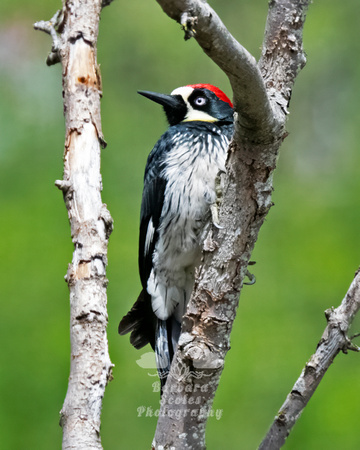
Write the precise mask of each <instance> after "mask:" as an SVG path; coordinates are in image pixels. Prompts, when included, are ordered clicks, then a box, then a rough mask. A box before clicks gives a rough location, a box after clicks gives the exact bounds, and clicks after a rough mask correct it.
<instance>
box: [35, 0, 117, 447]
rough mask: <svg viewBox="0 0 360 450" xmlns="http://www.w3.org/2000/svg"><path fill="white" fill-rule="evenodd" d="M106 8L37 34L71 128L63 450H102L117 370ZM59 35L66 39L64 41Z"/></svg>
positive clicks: (58, 18) (67, 12) (69, 15)
mask: <svg viewBox="0 0 360 450" xmlns="http://www.w3.org/2000/svg"><path fill="white" fill-rule="evenodd" d="M101 7H102V3H101V0H92V1H87V2H82V1H81V0H72V1H64V4H63V9H62V10H61V11H58V12H57V13H56V14H55V16H54V17H53V18H52V19H51V20H50V21H48V22H38V23H37V24H35V28H36V29H40V30H43V31H45V32H47V33H49V34H50V35H51V36H52V38H53V45H52V51H51V53H50V55H49V56H48V59H47V64H49V65H51V64H55V63H56V62H61V64H62V69H63V71H62V72H63V78H62V80H63V97H64V114H65V123H66V135H65V151H64V176H63V180H57V181H56V183H55V184H56V185H57V187H58V188H59V189H61V190H62V192H63V195H64V200H65V204H66V207H67V210H68V216H69V220H70V226H71V237H72V241H73V243H74V253H73V259H72V262H71V264H70V265H69V268H68V271H67V275H66V277H65V279H66V281H67V283H68V286H69V290H70V341H71V363H70V376H69V384H68V390H67V394H66V398H65V401H64V405H63V408H62V410H61V419H60V424H61V426H62V428H63V447H62V448H63V449H70V448H76V449H84V450H85V449H87V450H88V449H101V448H102V446H101V440H100V413H101V406H102V399H103V396H104V391H105V387H106V385H107V383H108V381H109V380H110V379H111V368H112V364H111V361H110V357H109V352H108V342H107V336H106V326H107V321H108V317H107V310H106V303H107V297H106V287H107V279H106V265H107V246H108V239H109V236H110V233H111V231H112V218H111V216H110V214H109V212H108V210H107V209H106V205H104V204H103V203H102V200H101V189H102V184H101V174H100V153H101V146H104V145H105V142H104V138H103V135H102V131H101V120H100V96H101V80H100V72H99V69H98V66H97V60H96V43H97V35H98V22H99V16H100V12H101ZM58 33H60V34H58Z"/></svg>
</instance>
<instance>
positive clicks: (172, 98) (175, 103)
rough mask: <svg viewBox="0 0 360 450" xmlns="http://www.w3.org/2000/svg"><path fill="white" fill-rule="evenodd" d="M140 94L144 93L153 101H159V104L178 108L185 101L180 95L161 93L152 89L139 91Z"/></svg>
mask: <svg viewBox="0 0 360 450" xmlns="http://www.w3.org/2000/svg"><path fill="white" fill-rule="evenodd" d="M138 94H140V95H143V96H144V97H146V98H148V99H150V100H152V101H153V102H156V103H159V105H161V106H164V107H165V108H174V109H177V108H178V107H179V106H182V104H183V103H184V102H183V100H182V98H181V97H180V95H169V94H159V93H158V92H150V91H138Z"/></svg>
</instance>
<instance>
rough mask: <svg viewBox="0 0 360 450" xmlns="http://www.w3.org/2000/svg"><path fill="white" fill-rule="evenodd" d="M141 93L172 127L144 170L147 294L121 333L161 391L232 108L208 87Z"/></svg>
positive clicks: (142, 247)
mask: <svg viewBox="0 0 360 450" xmlns="http://www.w3.org/2000/svg"><path fill="white" fill-rule="evenodd" d="M139 94H141V95H143V96H144V97H147V98H148V99H150V100H153V101H154V102H156V103H159V104H160V105H162V106H163V108H164V111H165V114H166V117H167V120H168V122H169V126H170V127H169V128H168V130H167V131H166V132H165V133H164V134H163V135H162V137H161V138H160V139H159V141H158V142H157V143H156V144H155V147H154V148H153V150H152V151H151V153H150V155H149V157H148V160H147V164H146V169H145V176H144V190H143V196H142V205H141V214H140V240H139V270H140V278H141V284H142V288H143V289H142V291H141V293H140V295H139V297H138V299H137V301H136V303H135V304H134V306H133V307H132V309H131V310H130V311H129V312H128V314H127V315H126V316H125V317H124V318H123V319H122V320H121V322H120V325H119V333H120V334H121V335H123V334H126V333H128V332H131V336H130V342H131V344H132V345H133V346H134V347H135V348H137V349H139V348H142V347H143V346H144V345H146V344H147V343H150V345H151V347H152V348H153V349H154V350H155V357H156V364H157V367H158V372H159V376H160V379H161V384H162V387H163V386H164V384H165V382H166V376H167V373H168V372H169V370H170V364H171V360H172V358H173V355H174V352H175V350H176V345H177V342H178V339H179V335H180V328H181V319H182V317H183V315H184V313H185V310H186V305H187V303H188V300H189V298H190V295H191V291H192V289H193V285H194V278H195V268H196V267H197V266H198V265H199V263H200V258H201V250H202V245H203V241H204V239H205V234H206V231H207V230H208V226H209V224H210V223H211V222H212V214H211V210H213V209H212V207H213V206H214V205H215V204H216V200H217V199H216V189H215V188H216V186H215V184H216V183H215V179H216V177H217V174H218V173H219V172H221V171H225V161H226V157H227V150H228V146H229V141H230V139H231V137H232V134H233V129H234V125H233V105H232V103H231V101H230V100H229V98H228V97H227V96H226V95H225V94H224V93H223V92H222V91H221V90H220V89H218V88H216V87H215V86H212V85H209V84H192V85H188V86H183V87H180V88H177V89H175V90H174V91H173V92H172V93H171V94H170V95H164V94H158V93H155V92H148V91H139ZM213 222H215V219H213Z"/></svg>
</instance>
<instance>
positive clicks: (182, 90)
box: [171, 86, 217, 122]
mask: <svg viewBox="0 0 360 450" xmlns="http://www.w3.org/2000/svg"><path fill="white" fill-rule="evenodd" d="M193 90H194V88H192V87H190V86H182V87H179V88H177V89H175V90H174V91H172V93H171V95H181V97H182V98H183V99H184V102H185V103H186V107H187V114H186V116H185V119H184V120H183V122H192V121H194V120H199V121H201V122H217V119H216V118H215V117H213V116H210V114H208V113H206V112H204V111H199V110H198V109H194V108H193V107H192V106H191V105H190V103H189V101H188V99H189V97H190V95H191V93H192V92H193Z"/></svg>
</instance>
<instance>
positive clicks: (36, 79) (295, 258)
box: [0, 0, 360, 450]
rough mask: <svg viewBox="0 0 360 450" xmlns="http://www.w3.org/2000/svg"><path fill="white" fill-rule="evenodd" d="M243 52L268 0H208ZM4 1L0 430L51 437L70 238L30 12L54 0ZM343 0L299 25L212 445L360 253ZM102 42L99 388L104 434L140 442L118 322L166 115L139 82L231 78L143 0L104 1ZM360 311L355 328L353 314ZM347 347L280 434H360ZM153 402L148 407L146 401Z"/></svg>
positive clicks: (135, 286)
mask: <svg viewBox="0 0 360 450" xmlns="http://www.w3.org/2000/svg"><path fill="white" fill-rule="evenodd" d="M211 4H212V6H213V7H214V8H215V9H216V10H217V11H218V13H219V15H220V16H221V17H222V19H223V20H224V22H225V24H227V25H228V27H229V29H230V30H231V32H232V33H233V34H234V35H235V36H236V37H237V38H238V39H239V40H240V42H241V43H242V44H243V45H245V46H246V47H247V48H248V49H249V50H250V51H251V52H253V53H254V55H255V56H257V57H258V56H259V53H260V52H259V48H260V46H261V40H262V36H263V30H264V23H265V18H266V10H267V2H265V1H259V0H257V1H249V0H244V1H241V2H235V3H234V2H221V1H219V0H217V1H213V2H211ZM29 5H30V4H29V3H27V2H25V1H21V2H20V1H19V2H16V3H15V2H14V3H12V2H9V1H6V2H2V4H1V7H0V8H1V12H3V13H1V14H0V17H1V19H0V21H1V27H0V29H1V31H0V35H1V44H0V77H1V83H0V94H1V102H0V129H1V145H0V183H1V189H0V202H1V203H0V204H1V212H2V214H1V220H0V235H1V237H2V239H1V245H0V252H1V257H0V264H1V269H0V277H1V295H0V298H1V318H2V320H1V327H0V339H1V342H2V351H1V359H2V363H1V369H0V370H1V375H0V396H1V399H2V400H1V409H0V423H1V435H0V446H1V448H4V449H7V450H18V449H36V450H49V449H52V448H54V449H55V448H59V446H60V441H61V429H60V427H59V426H58V412H59V410H60V409H61V406H62V402H63V399H64V397H65V393H66V386H67V377H68V373H69V345H70V344H69V338H68V335H69V332H68V324H69V319H68V315H69V306H68V290H67V286H66V284H65V282H64V281H63V276H64V275H65V273H66V270H67V264H68V263H69V262H70V261H71V256H72V244H71V239H70V233H69V226H68V221H67V215H66V209H65V206H64V204H63V200H62V195H61V193H60V192H59V191H58V190H57V189H56V188H55V187H54V185H53V182H54V180H55V179H58V178H61V176H62V153H63V128H64V125H63V117H62V103H61V101H62V99H61V71H60V66H55V67H52V68H47V67H46V66H45V63H44V61H45V58H46V55H47V52H48V51H49V50H50V46H51V42H50V38H49V37H48V36H45V35H44V34H41V33H39V32H35V31H33V30H32V23H33V22H35V21H37V20H40V19H48V18H50V17H51V16H52V15H53V13H54V12H55V10H56V9H57V8H59V7H60V6H61V5H60V2H58V1H57V2H55V1H53V0H52V1H49V2H46V3H40V2H37V4H36V5H33V4H32V8H30V7H29ZM359 13H360V10H359V4H358V2H357V1H355V0H351V1H348V2H345V3H342V4H339V2H336V1H335V0H328V1H325V0H319V1H318V2H315V3H314V4H313V5H311V7H310V10H309V14H308V19H307V22H306V25H305V36H304V41H305V48H306V52H307V55H308V64H307V66H306V67H305V69H304V70H303V72H302V73H301V74H300V76H299V77H298V80H297V82H296V84H295V89H294V92H293V98H292V100H291V105H290V111H291V114H290V116H289V122H288V129H289V131H290V135H289V137H288V138H287V139H286V141H285V142H284V145H283V147H282V151H281V157H280V160H279V166H278V170H277V171H276V174H275V193H274V202H275V206H274V208H273V209H272V210H271V211H270V214H269V216H268V219H267V221H266V223H265V224H264V226H263V229H262V231H261V233H260V237H259V240H258V243H257V245H256V249H255V251H254V254H253V259H254V260H256V262H257V264H256V265H255V266H253V267H252V270H253V272H254V273H255V275H256V277H257V283H256V284H255V285H254V286H247V287H245V288H244V290H243V293H242V296H241V299H240V306H239V312H238V317H237V319H236V322H235V325H234V331H233V334H232V349H231V351H230V352H229V354H228V356H227V359H226V366H225V370H224V373H223V376H222V380H221V383H220V388H219V390H218V393H217V396H216V399H215V403H214V409H215V410H223V412H222V417H221V418H220V420H217V419H216V417H212V418H210V419H209V424H208V431H207V442H208V449H209V450H215V449H224V448H226V449H229V450H232V449H234V450H235V449H238V448H241V449H254V448H256V447H257V445H258V444H259V443H260V441H261V439H262V437H263V436H264V434H265V432H266V430H267V428H268V427H269V425H270V423H271V421H272V419H273V417H274V416H275V414H276V412H277V410H278V409H279V408H280V406H281V404H282V402H283V401H284V399H285V397H286V395H287V393H288V391H289V390H290V389H291V387H292V385H293V383H294V381H295V380H296V379H297V377H298V375H299V374H300V372H301V369H302V367H303V366H304V364H305V362H306V361H307V360H308V358H309V357H310V355H311V353H312V352H313V351H314V350H315V346H316V344H317V342H318V340H319V339H320V336H321V334H322V331H323V329H324V327H325V319H324V314H323V311H324V310H325V309H326V308H328V307H330V306H337V305H338V304H339V303H340V301H341V299H342V297H343V295H344V294H345V292H346V291H347V288H348V286H349V284H350V282H351V279H352V277H353V273H354V272H355V270H356V269H357V267H358V265H359V263H360V261H359V246H360V235H359V232H358V230H359V223H360V214H359V210H360V196H359V190H360V176H359V167H360V156H359V151H358V142H359V141H360V136H359V134H360V131H359V126H358V123H359V112H358V104H359V95H360V90H359V85H358V80H359V75H360V64H359V62H358V61H359V59H358V56H357V55H358V54H359V50H360V49H359V45H360V44H359V39H358V17H359ZM98 58H99V62H100V63H101V70H102V77H103V90H104V98H103V101H102V121H103V130H104V134H105V138H106V140H107V142H108V147H107V148H106V149H105V150H104V151H103V158H102V171H103V184H104V192H103V198H104V201H105V202H106V203H107V204H108V207H109V209H110V212H111V214H112V216H113V217H114V219H115V231H114V233H113V235H112V236H111V239H110V247H109V268H108V277H109V280H110V283H109V291H108V293H109V298H108V302H109V326H108V337H109V345H110V353H111V358H112V361H113V362H114V363H115V369H114V377H115V378H114V381H112V383H110V385H109V386H108V388H107V391H106V395H105V399H104V407H103V415H102V440H103V444H104V447H105V448H107V449H116V448H126V449H139V448H149V446H150V443H151V440H152V437H153V433H154V429H155V424H156V417H146V415H145V414H142V416H141V417H138V408H139V407H140V406H145V407H146V408H147V407H151V408H152V410H153V411H155V410H156V409H157V408H158V405H159V394H158V392H153V389H152V383H154V381H155V380H156V378H155V377H150V376H149V375H148V372H152V373H154V371H153V370H152V371H151V370H146V369H142V368H141V367H140V366H139V365H138V364H136V360H138V359H139V358H140V356H141V355H142V354H143V353H145V352H146V351H149V349H146V350H145V351H136V350H134V349H133V348H132V347H131V346H130V344H129V342H128V339H127V337H119V336H118V335H117V325H118V321H119V319H120V318H121V317H122V315H123V314H124V313H126V312H127V310H128V308H129V307H130V306H131V305H132V303H133V302H134V300H135V298H136V296H137V294H138V292H139V289H140V282H139V278H138V275H137V240H138V231H137V228H138V219H139V208H140V198H141V190H142V177H143V170H144V165H145V162H146V158H147V155H148V153H149V151H150V150H151V148H152V145H153V143H155V141H156V140H157V138H158V137H159V136H160V134H161V133H162V132H163V131H164V129H165V119H164V117H163V114H162V112H161V110H160V109H157V107H156V106H155V105H154V104H151V103H150V102H147V101H146V100H145V99H143V98H141V97H140V96H138V95H137V94H136V90H137V89H149V90H154V91H157V90H158V91H163V92H170V91H171V90H172V89H174V88H175V87H178V86H181V85H183V84H188V83H197V82H209V83H212V84H215V85H218V86H220V87H221V88H223V89H224V90H225V91H227V92H228V93H229V94H230V89H229V83H228V81H227V79H226V77H225V76H224V75H223V74H222V73H221V72H220V70H219V69H218V68H217V67H216V66H215V65H214V64H213V63H212V62H211V61H210V60H209V59H208V58H207V57H206V56H205V55H204V54H203V52H202V51H201V50H200V49H199V48H198V46H197V44H196V42H195V41H189V42H187V43H184V41H183V38H182V33H181V31H180V29H179V26H178V25H177V24H175V23H174V22H172V21H171V20H170V19H169V18H168V17H167V16H165V15H164V14H163V12H162V11H161V9H160V8H159V6H158V5H157V3H156V2H155V1H152V2H149V1H145V0H140V1H139V2H137V3H136V4H134V3H132V2H119V1H118V2H114V3H113V4H111V6H110V7H107V8H106V9H105V10H104V11H103V14H102V20H101V27H100V36H99V49H98ZM359 325H360V320H357V321H356V324H355V326H354V332H355V331H359ZM359 358H360V356H359V355H358V354H355V353H350V354H349V355H339V356H338V357H337V358H336V360H335V363H334V365H333V366H332V367H331V368H330V370H329V372H328V373H327V374H326V376H325V378H324V380H323V382H322V383H321V385H320V388H319V389H318V391H317V392H316V394H315V396H314V397H313V399H312V400H311V401H310V403H309V406H308V407H307V408H306V410H305V412H304V414H303V416H302V417H301V419H300V420H299V423H298V424H297V425H296V427H295V429H294V431H293V433H292V434H291V436H290V437H289V439H288V441H287V443H286V445H285V448H286V449H289V450H297V449H307V450H319V449H322V448H326V449H331V450H335V449H339V448H343V449H346V450H357V449H358V448H359V446H360V437H359V434H358V424H357V420H358V414H359V404H360V390H359V387H358V382H357V381H358V379H359V376H360V359H359ZM150 412H151V410H150V409H149V410H148V413H150Z"/></svg>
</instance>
